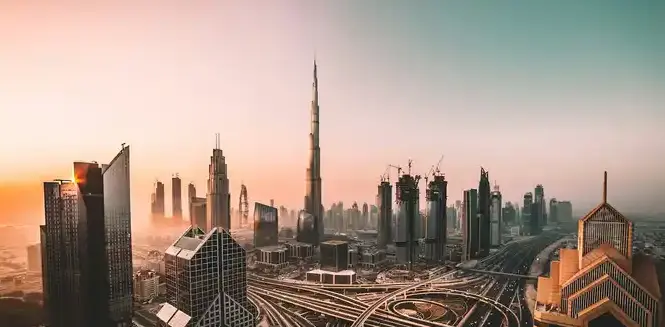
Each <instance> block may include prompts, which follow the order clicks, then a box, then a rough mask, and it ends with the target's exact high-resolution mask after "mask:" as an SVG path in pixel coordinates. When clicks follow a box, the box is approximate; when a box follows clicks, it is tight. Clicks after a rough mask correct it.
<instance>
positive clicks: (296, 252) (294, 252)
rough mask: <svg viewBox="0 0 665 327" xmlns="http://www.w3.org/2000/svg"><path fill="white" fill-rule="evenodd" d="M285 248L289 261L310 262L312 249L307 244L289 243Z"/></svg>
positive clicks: (312, 253) (312, 254)
mask: <svg viewBox="0 0 665 327" xmlns="http://www.w3.org/2000/svg"><path fill="white" fill-rule="evenodd" d="M286 248H287V249H289V260H291V261H298V260H310V259H312V256H314V247H313V246H312V245H311V244H308V243H302V242H289V243H286Z"/></svg>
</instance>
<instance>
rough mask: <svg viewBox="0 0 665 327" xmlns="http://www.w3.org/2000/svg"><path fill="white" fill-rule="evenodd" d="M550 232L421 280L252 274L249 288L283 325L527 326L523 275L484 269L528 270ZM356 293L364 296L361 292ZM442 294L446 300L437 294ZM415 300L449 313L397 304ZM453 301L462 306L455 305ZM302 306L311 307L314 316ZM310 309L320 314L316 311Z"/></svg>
mask: <svg viewBox="0 0 665 327" xmlns="http://www.w3.org/2000/svg"><path fill="white" fill-rule="evenodd" d="M550 238H551V237H538V238H530V239H527V240H521V241H516V242H511V243H509V244H507V245H505V246H504V247H503V248H501V249H500V250H499V251H497V252H495V253H493V254H492V255H490V256H488V257H486V258H484V259H482V260H480V261H479V262H478V264H477V266H476V268H477V269H478V271H462V270H458V269H453V270H451V271H448V272H445V273H441V272H442V271H443V269H441V270H440V272H439V274H438V275H436V274H435V276H433V277H432V278H431V279H429V280H425V281H422V282H418V283H388V284H353V285H321V284H309V283H294V282H293V281H284V280H278V279H273V278H266V277H260V276H256V275H249V276H248V284H249V287H248V293H249V297H250V300H251V301H252V303H254V304H255V305H256V306H257V307H259V308H261V310H262V311H261V313H260V315H262V316H264V317H266V319H268V321H269V322H270V323H271V325H275V326H280V327H282V326H284V327H314V326H315V325H314V323H313V322H312V321H314V320H321V319H323V320H325V321H330V324H329V325H328V326H337V325H339V326H349V325H348V323H350V326H351V327H363V326H367V327H375V326H376V327H384V326H385V327H401V326H405V327H453V326H454V327H462V326H470V327H480V326H485V325H487V326H496V327H500V326H510V327H512V326H526V325H528V323H529V321H530V319H531V317H530V315H529V314H528V310H526V313H524V312H522V310H521V305H523V301H522V300H523V286H524V280H522V279H519V278H515V277H510V276H498V275H488V274H487V273H482V272H481V270H483V271H490V272H505V273H513V274H524V273H525V272H526V270H527V269H528V267H529V265H530V264H531V261H532V260H533V258H534V257H535V256H536V255H537V254H538V253H539V252H540V251H541V250H542V248H544V247H545V246H547V245H548V244H549V243H551V240H550ZM476 289H477V290H476ZM474 290H475V291H474ZM347 293H349V294H350V295H347ZM357 294H361V296H359V297H356V295H357ZM442 296H445V298H446V301H445V303H440V302H435V301H433V300H432V298H433V297H442ZM361 299H362V300H361ZM451 301H452V302H451ZM455 301H457V302H455ZM408 302H412V303H410V304H409V303H408ZM415 303H420V306H426V305H429V306H430V307H434V306H439V307H441V309H439V312H445V315H446V316H445V317H446V318H445V319H444V318H442V317H443V316H441V315H439V316H437V317H434V318H432V320H430V318H431V317H424V316H423V315H422V314H419V315H418V316H411V315H407V314H404V313H403V312H402V311H400V310H397V309H396V307H398V305H400V306H404V305H407V306H408V305H411V306H412V305H414V304H415ZM450 303H454V304H455V303H456V306H455V307H457V308H460V307H461V308H462V310H458V311H455V310H453V307H452V306H450V305H449V304H450ZM460 303H461V304H460ZM462 304H463V305H462ZM466 309H468V310H466ZM297 311H300V312H303V313H307V312H309V313H307V315H308V316H309V319H312V320H311V321H310V320H308V319H307V318H305V317H304V316H303V315H301V314H299V313H298V312H297ZM311 313H316V314H317V316H314V317H312V316H311ZM428 315H432V314H431V313H429V314H428ZM319 317H321V318H319ZM324 317H325V318H324ZM435 320H436V321H435ZM343 322H347V323H343ZM444 322H445V323H444ZM319 323H320V321H319ZM317 324H318V323H317Z"/></svg>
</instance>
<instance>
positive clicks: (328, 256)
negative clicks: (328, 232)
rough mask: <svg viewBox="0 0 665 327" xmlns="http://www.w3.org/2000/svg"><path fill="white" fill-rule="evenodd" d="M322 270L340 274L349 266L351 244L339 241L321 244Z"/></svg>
mask: <svg viewBox="0 0 665 327" xmlns="http://www.w3.org/2000/svg"><path fill="white" fill-rule="evenodd" d="M320 253H321V260H320V261H321V269H323V270H328V271H334V272H339V271H342V270H346V269H347V268H348V266H349V261H348V257H349V243H347V242H344V241H338V240H331V241H325V242H321V244H320Z"/></svg>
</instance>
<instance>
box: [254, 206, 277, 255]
mask: <svg viewBox="0 0 665 327" xmlns="http://www.w3.org/2000/svg"><path fill="white" fill-rule="evenodd" d="M278 226H279V215H278V212H277V208H275V207H271V206H267V205H265V204H263V203H258V202H256V203H255V204H254V247H255V248H260V247H264V246H276V245H277V244H278V237H277V234H278V232H279V227H278Z"/></svg>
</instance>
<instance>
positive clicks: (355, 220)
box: [351, 202, 361, 231]
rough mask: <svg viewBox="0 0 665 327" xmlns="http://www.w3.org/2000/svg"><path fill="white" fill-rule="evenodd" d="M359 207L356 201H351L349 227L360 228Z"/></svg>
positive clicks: (355, 229) (354, 229)
mask: <svg viewBox="0 0 665 327" xmlns="http://www.w3.org/2000/svg"><path fill="white" fill-rule="evenodd" d="M360 219H361V218H360V209H359V208H358V203H357V202H353V204H352V205H351V229H352V230H353V231H357V230H359V229H360Z"/></svg>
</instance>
